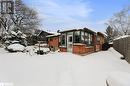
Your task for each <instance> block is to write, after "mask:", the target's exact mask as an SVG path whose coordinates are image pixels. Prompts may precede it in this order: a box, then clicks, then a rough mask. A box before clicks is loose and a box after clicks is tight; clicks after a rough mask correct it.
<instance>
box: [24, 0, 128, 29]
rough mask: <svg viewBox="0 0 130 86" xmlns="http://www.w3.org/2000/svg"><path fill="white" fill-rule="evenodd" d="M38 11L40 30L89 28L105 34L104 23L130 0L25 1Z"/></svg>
mask: <svg viewBox="0 0 130 86" xmlns="http://www.w3.org/2000/svg"><path fill="white" fill-rule="evenodd" d="M23 1H24V2H25V3H26V4H27V5H28V6H30V7H32V8H34V9H36V10H37V11H38V13H39V18H40V19H41V20H42V26H41V27H40V29H43V30H46V31H57V30H59V29H60V30H64V29H71V28H72V29H75V28H83V27H87V28H90V29H92V30H94V31H101V32H104V31H105V28H106V26H105V25H104V23H105V22H106V21H107V20H108V19H109V18H111V17H112V15H113V14H114V13H116V12H118V11H119V10H121V9H122V8H123V7H125V6H128V5H130V0H23Z"/></svg>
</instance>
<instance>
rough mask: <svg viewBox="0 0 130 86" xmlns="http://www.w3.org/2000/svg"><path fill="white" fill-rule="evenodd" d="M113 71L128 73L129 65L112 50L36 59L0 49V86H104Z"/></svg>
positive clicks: (51, 54) (53, 54)
mask: <svg viewBox="0 0 130 86" xmlns="http://www.w3.org/2000/svg"><path fill="white" fill-rule="evenodd" d="M113 72H125V73H130V64H128V63H127V62H126V61H125V60H121V59H120V55H119V54H118V53H116V52H115V51H114V50H113V49H112V48H111V49H109V50H108V51H101V52H97V53H93V54H89V55H86V56H79V55H75V54H71V53H63V52H62V53H61V52H55V53H49V54H46V55H41V56H39V55H36V54H34V55H30V54H28V53H20V52H19V53H8V52H7V51H5V50H4V49H2V48H0V82H1V83H3V84H4V85H2V86H107V85H106V80H107V78H108V76H109V75H110V74H111V73H113Z"/></svg>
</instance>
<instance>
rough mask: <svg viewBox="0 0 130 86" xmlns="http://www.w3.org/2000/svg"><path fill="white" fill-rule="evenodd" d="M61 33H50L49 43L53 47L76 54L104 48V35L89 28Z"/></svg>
mask: <svg viewBox="0 0 130 86" xmlns="http://www.w3.org/2000/svg"><path fill="white" fill-rule="evenodd" d="M59 33H60V35H59V34H58V35H50V36H47V38H48V45H49V46H50V48H52V49H56V50H57V49H60V51H61V52H71V53H74V54H86V53H92V52H96V51H99V50H102V44H104V42H105V41H104V40H105V38H104V35H103V34H102V33H100V32H98V33H96V32H94V31H92V30H90V29H88V28H83V29H71V30H66V31H60V32H59Z"/></svg>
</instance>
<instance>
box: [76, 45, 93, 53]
mask: <svg viewBox="0 0 130 86" xmlns="http://www.w3.org/2000/svg"><path fill="white" fill-rule="evenodd" d="M91 52H94V46H90V47H86V45H85V44H75V45H73V53H74V54H86V53H91Z"/></svg>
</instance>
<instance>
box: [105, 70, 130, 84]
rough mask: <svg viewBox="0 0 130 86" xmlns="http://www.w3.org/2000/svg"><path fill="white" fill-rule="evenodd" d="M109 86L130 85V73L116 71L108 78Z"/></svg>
mask: <svg viewBox="0 0 130 86" xmlns="http://www.w3.org/2000/svg"><path fill="white" fill-rule="evenodd" d="M107 83H108V85H109V86H130V73H125V72H114V73H111V74H110V75H109V77H108V78H107Z"/></svg>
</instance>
